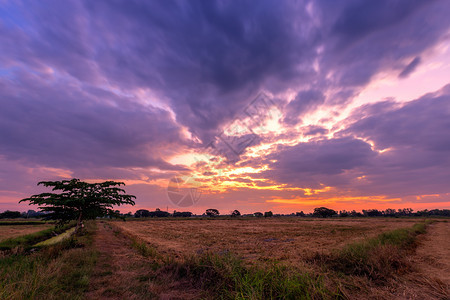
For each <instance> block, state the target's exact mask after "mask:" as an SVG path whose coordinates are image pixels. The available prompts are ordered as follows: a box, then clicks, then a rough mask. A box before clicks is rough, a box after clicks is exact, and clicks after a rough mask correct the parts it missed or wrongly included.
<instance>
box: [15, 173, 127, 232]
mask: <svg viewBox="0 0 450 300" xmlns="http://www.w3.org/2000/svg"><path fill="white" fill-rule="evenodd" d="M38 185H43V186H45V187H52V190H53V191H59V192H58V193H42V194H38V195H33V196H31V197H30V198H25V199H22V200H20V202H24V201H29V202H30V203H29V204H35V205H39V208H40V209H41V210H42V211H44V212H48V213H47V214H46V215H45V216H44V218H45V219H52V220H58V221H59V223H60V224H61V223H65V222H68V221H70V220H77V225H76V229H75V232H78V231H79V229H80V228H81V224H82V222H83V220H86V219H95V218H97V217H103V216H108V215H109V216H117V213H116V212H115V211H114V210H113V209H112V208H113V207H114V206H115V205H123V204H130V205H134V201H133V200H132V199H133V198H136V197H135V196H133V195H127V194H125V190H123V189H121V188H118V187H117V186H121V185H125V183H123V182H115V181H105V182H101V183H87V182H84V181H81V180H79V179H76V178H74V179H72V180H62V181H41V182H39V183H38Z"/></svg>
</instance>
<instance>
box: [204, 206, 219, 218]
mask: <svg viewBox="0 0 450 300" xmlns="http://www.w3.org/2000/svg"><path fill="white" fill-rule="evenodd" d="M206 215H207V216H208V217H215V216H218V215H219V211H218V210H217V209H215V208H208V209H207V210H206Z"/></svg>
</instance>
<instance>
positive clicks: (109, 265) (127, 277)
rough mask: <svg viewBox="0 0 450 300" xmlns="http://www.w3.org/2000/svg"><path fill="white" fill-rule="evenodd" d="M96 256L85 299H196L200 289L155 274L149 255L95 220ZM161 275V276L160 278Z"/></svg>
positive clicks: (104, 224) (107, 225)
mask: <svg viewBox="0 0 450 300" xmlns="http://www.w3.org/2000/svg"><path fill="white" fill-rule="evenodd" d="M97 226H98V229H97V232H96V235H95V240H94V247H95V248H96V249H97V251H98V259H97V264H96V268H95V270H94V274H93V276H92V277H91V283H90V287H89V291H88V292H87V294H86V299H195V298H197V297H198V296H199V293H200V291H193V290H189V289H187V290H184V289H183V285H182V283H178V282H176V281H173V280H170V278H158V276H159V275H156V273H155V271H154V270H155V265H154V262H153V261H152V260H151V259H148V258H146V257H144V256H141V255H140V254H139V253H138V252H137V251H136V250H135V249H134V248H132V246H131V245H132V242H131V240H130V239H129V238H128V237H126V236H124V235H122V234H121V233H118V232H117V231H114V230H113V229H112V228H111V226H110V225H109V224H107V223H104V222H99V223H98V224H97ZM161 279H162V280H161Z"/></svg>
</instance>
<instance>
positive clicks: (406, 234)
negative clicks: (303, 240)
mask: <svg viewBox="0 0 450 300" xmlns="http://www.w3.org/2000/svg"><path fill="white" fill-rule="evenodd" d="M431 222H432V221H426V222H422V223H417V224H415V225H414V226H413V227H411V228H401V229H396V230H392V231H389V232H385V233H382V234H379V235H378V236H376V237H374V238H371V239H367V240H364V241H362V242H358V243H352V244H348V245H347V246H345V247H344V248H342V249H339V250H337V251H335V252H333V253H331V254H329V255H323V254H318V255H316V257H315V259H316V260H317V259H318V260H319V261H321V262H322V263H324V264H325V266H327V267H328V268H330V269H332V270H333V271H337V272H340V273H344V274H345V275H357V276H367V277H368V278H369V279H371V280H374V281H384V280H386V279H388V278H390V277H392V276H393V275H395V274H400V273H404V272H406V271H409V270H410V269H411V265H410V264H409V262H408V261H407V260H406V256H407V255H408V254H410V253H411V252H412V251H414V249H415V248H416V246H417V236H418V235H420V234H423V233H425V232H426V228H427V225H428V224H430V223H431Z"/></svg>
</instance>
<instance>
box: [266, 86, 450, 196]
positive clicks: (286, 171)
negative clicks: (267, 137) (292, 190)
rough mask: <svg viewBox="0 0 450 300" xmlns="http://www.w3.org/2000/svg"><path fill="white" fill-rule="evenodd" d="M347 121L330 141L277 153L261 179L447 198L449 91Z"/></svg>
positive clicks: (369, 108) (370, 108)
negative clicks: (444, 196) (348, 122)
mask: <svg viewBox="0 0 450 300" xmlns="http://www.w3.org/2000/svg"><path fill="white" fill-rule="evenodd" d="M377 108H378V110H377ZM349 120H352V124H351V125H350V126H349V127H348V128H347V129H345V130H343V131H341V132H339V133H337V134H335V137H334V138H332V139H327V140H320V141H313V142H311V141H310V142H307V143H299V144H298V145H296V146H290V147H281V148H280V149H279V151H277V152H275V153H273V154H271V155H270V156H269V157H268V158H267V159H268V161H270V160H273V161H275V162H272V163H270V170H268V171H265V172H263V174H261V176H263V177H265V178H271V179H274V180H276V181H278V182H280V183H289V184H293V185H295V186H303V187H316V188H317V187H320V184H324V185H330V186H333V187H338V188H340V189H344V190H345V189H350V188H351V189H353V190H354V192H355V193H356V194H358V195H388V196H391V197H402V196H405V195H420V194H437V193H448V192H449V190H448V184H447V183H448V182H450V175H449V173H448V170H449V168H450V156H449V155H448V153H449V151H450V86H447V87H446V88H444V89H442V90H441V91H439V92H437V93H434V94H428V95H425V96H423V97H422V98H419V99H417V100H414V101H411V102H408V103H406V104H404V105H403V106H400V105H399V104H398V103H394V102H389V101H385V102H382V103H376V104H373V105H366V106H364V107H363V108H361V109H358V110H356V112H355V114H354V115H352V116H350V117H349ZM369 142H373V143H374V149H372V147H371V145H370V144H369ZM379 150H386V151H381V152H379ZM358 177H359V178H358Z"/></svg>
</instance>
